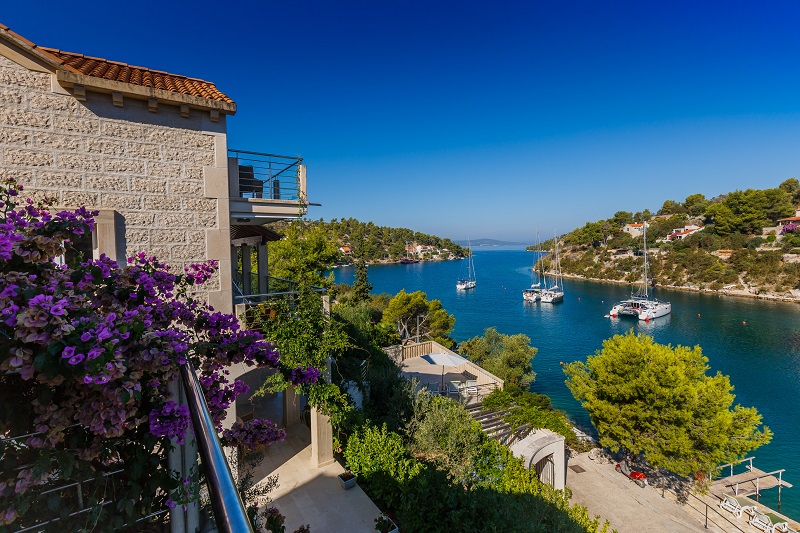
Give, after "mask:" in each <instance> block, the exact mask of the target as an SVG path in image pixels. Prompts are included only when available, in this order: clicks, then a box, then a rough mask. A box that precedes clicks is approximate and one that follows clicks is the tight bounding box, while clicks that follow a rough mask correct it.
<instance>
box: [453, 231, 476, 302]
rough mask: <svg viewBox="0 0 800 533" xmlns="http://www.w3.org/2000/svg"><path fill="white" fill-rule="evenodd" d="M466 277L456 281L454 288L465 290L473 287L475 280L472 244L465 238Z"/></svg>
mask: <svg viewBox="0 0 800 533" xmlns="http://www.w3.org/2000/svg"><path fill="white" fill-rule="evenodd" d="M467 251H468V255H467V277H466V278H461V279H459V280H458V281H457V282H456V290H459V291H465V290H467V289H474V288H475V285H476V282H475V265H474V264H473V263H472V244H471V243H470V242H469V239H467Z"/></svg>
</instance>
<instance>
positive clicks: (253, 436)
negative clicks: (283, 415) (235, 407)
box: [222, 418, 286, 448]
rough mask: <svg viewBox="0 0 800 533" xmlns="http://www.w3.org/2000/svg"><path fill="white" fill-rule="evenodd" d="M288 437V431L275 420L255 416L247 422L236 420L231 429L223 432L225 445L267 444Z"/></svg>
mask: <svg viewBox="0 0 800 533" xmlns="http://www.w3.org/2000/svg"><path fill="white" fill-rule="evenodd" d="M284 438H286V432H285V431H284V430H282V429H280V428H278V426H276V425H275V423H274V422H271V421H269V420H259V419H257V418H254V419H253V420H248V421H247V422H236V423H234V424H233V426H231V428H230V429H226V430H225V431H223V432H222V442H223V444H224V445H225V446H244V447H246V448H253V447H255V446H266V445H267V444H272V443H273V442H278V441H282V440H283V439H284Z"/></svg>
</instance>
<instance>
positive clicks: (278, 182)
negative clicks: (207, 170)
mask: <svg viewBox="0 0 800 533" xmlns="http://www.w3.org/2000/svg"><path fill="white" fill-rule="evenodd" d="M228 160H229V161H231V164H230V166H229V169H230V174H231V194H232V195H233V196H235V197H237V198H257V199H264V200H288V201H295V202H300V201H303V200H304V199H305V167H304V166H303V158H302V157H292V156H287V155H276V154H264V153H259V152H246V151H244V150H228Z"/></svg>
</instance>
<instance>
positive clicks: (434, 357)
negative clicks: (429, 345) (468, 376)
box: [420, 353, 469, 366]
mask: <svg viewBox="0 0 800 533" xmlns="http://www.w3.org/2000/svg"><path fill="white" fill-rule="evenodd" d="M420 359H424V360H425V361H427V362H429V363H430V364H432V365H443V366H461V365H463V364H464V363H469V360H467V359H465V358H463V357H461V356H460V355H456V354H454V353H429V354H428V355H423V356H422V357H420Z"/></svg>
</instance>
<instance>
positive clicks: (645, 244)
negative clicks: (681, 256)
mask: <svg viewBox="0 0 800 533" xmlns="http://www.w3.org/2000/svg"><path fill="white" fill-rule="evenodd" d="M642 235H643V236H644V265H643V266H644V268H643V271H644V297H645V298H646V299H648V300H649V299H650V295H649V294H648V290H647V221H645V220H643V221H642Z"/></svg>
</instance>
